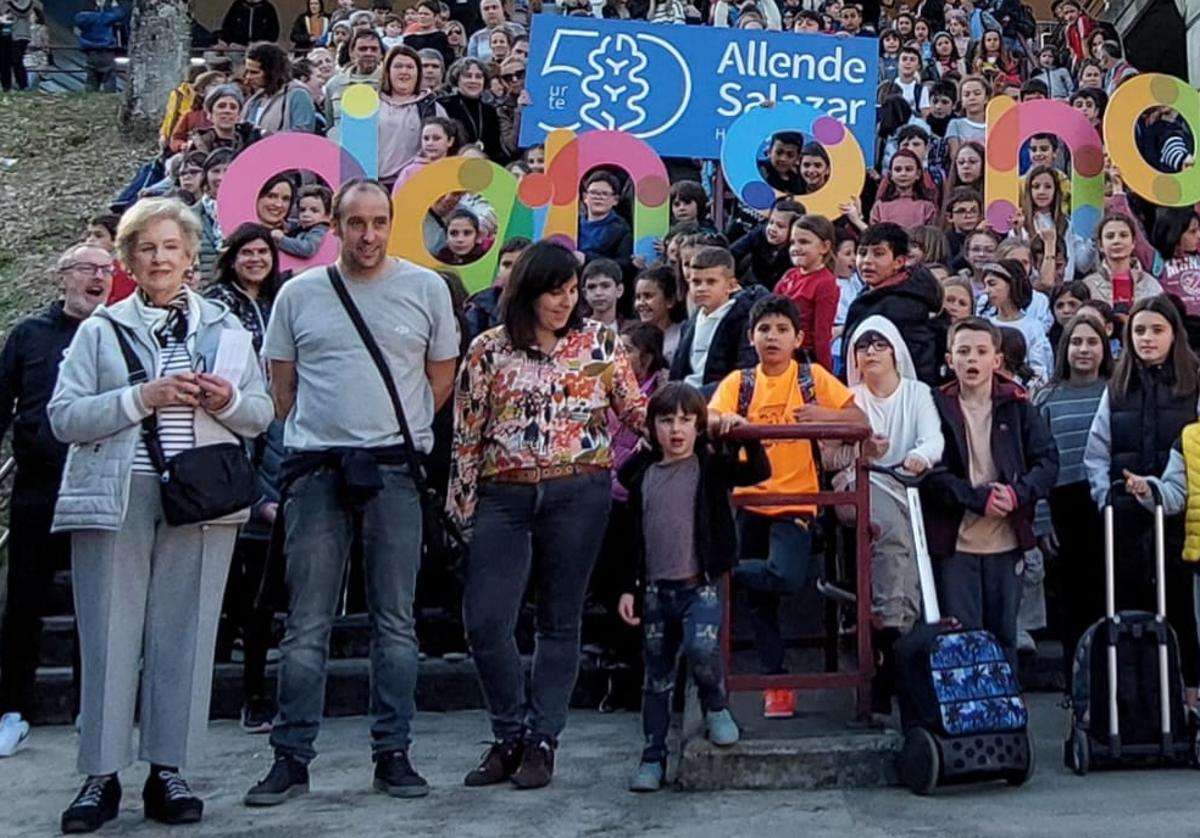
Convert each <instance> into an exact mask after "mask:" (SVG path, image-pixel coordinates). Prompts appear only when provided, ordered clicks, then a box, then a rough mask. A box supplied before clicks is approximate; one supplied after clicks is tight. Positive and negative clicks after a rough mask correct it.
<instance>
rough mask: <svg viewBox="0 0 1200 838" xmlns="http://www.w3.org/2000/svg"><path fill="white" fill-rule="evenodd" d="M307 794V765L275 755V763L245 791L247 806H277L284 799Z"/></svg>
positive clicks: (243, 800) (243, 799)
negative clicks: (256, 783) (265, 774)
mask: <svg viewBox="0 0 1200 838" xmlns="http://www.w3.org/2000/svg"><path fill="white" fill-rule="evenodd" d="M302 794H308V766H307V765H305V764H304V763H302V762H300V761H299V760H295V759H291V758H290V757H283V756H280V757H275V764H274V765H272V766H271V770H270V771H269V772H268V773H267V776H265V777H263V778H262V780H260V781H259V782H258V785H256V786H254V788H252V789H250V791H248V792H246V796H245V797H243V798H242V802H243V803H244V804H246V805H247V806H278V805H279V804H280V803H283V802H284V801H287V800H291V799H292V798H293V797H299V796H300V795H302Z"/></svg>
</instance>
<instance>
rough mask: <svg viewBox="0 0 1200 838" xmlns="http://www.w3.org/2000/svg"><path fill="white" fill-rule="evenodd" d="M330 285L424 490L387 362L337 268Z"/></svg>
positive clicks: (331, 268)
mask: <svg viewBox="0 0 1200 838" xmlns="http://www.w3.org/2000/svg"><path fill="white" fill-rule="evenodd" d="M329 282H330V283H331V284H332V285H333V290H334V291H335V292H336V293H337V295H338V299H339V300H340V301H341V303H342V308H344V309H345V310H346V314H347V315H349V317H350V322H351V323H353V324H354V330H355V331H356V332H358V336H359V338H360V339H361V340H362V342H363V346H364V347H365V348H366V350H367V354H368V355H370V356H371V360H372V361H373V362H374V363H375V369H376V370H378V372H379V377H380V378H382V379H383V386H384V387H385V388H386V389H387V394H388V398H389V399H391V401H392V410H394V411H395V413H396V423H397V424H398V425H399V426H400V433H401V435H402V436H403V437H404V457H405V459H406V460H408V468H409V471H410V472H412V476H413V480H415V481H417V482H418V483H420V484H421V485H422V486H426V485H428V484H427V483H426V480H425V468H424V466H422V465H421V460H420V458H419V457H418V456H417V449H416V448H415V447H414V443H413V435H412V431H411V430H410V429H409V427H408V418H407V417H406V416H405V415H404V405H403V404H401V403H400V393H399V392H398V391H397V390H396V381H395V379H393V378H392V371H391V370H390V369H388V364H387V360H386V359H385V358H384V357H383V352H382V351H380V349H379V344H378V343H376V342H375V336H374V335H372V334H371V330H370V328H369V327H368V326H367V324H366V322H365V321H364V320H363V317H362V312H360V311H359V310H358V306H357V305H355V303H354V300H353V299H352V298H351V297H350V291H349V290H348V289H347V288H346V282H345V280H343V279H342V273H341V271H339V270H338V269H337V265H330V266H329Z"/></svg>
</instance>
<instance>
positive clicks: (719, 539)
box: [617, 439, 771, 593]
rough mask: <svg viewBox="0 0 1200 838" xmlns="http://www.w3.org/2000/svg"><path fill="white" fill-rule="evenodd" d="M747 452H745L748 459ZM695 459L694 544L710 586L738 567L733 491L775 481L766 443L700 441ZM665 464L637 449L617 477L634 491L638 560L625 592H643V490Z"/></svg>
mask: <svg viewBox="0 0 1200 838" xmlns="http://www.w3.org/2000/svg"><path fill="white" fill-rule="evenodd" d="M742 451H745V452H746V458H745V460H743V459H742V457H741V453H742ZM696 456H697V458H699V460H700V479H699V480H698V481H697V482H696V499H695V505H694V515H695V521H694V522H693V528H694V529H693V533H694V535H693V539H692V541H693V543H694V544H695V548H696V559H697V561H698V562H699V564H700V570H701V571H702V572H703V573H704V576H705V579H706V581H708V582H713V581H715V580H716V579H719V578H720V577H721V576H722V575H724V574H725V573H728V572H729V570H730V569H731V568H732V567H733V563H734V561H735V560H736V558H737V554H738V547H737V525H736V524H735V523H734V518H733V507H732V506H731V505H730V502H729V492H730V490H731V489H733V487H734V486H753V485H754V484H756V483H761V482H763V481H764V480H766V479H767V478H769V477H770V476H771V463H770V461H769V460H768V459H767V453H766V451H764V450H763V447H762V443H761V442H759V441H758V440H747V441H746V442H740V443H738V442H720V443H717V444H716V446H710V445H709V444H707V443H705V442H704V440H703V439H700V440H697V444H696ZM661 459H662V452H661V451H654V450H651V449H648V448H641V449H638V450H637V451H635V452H634V453H633V456H631V457H630V458H629V459H628V460H626V461H625V465H623V466H621V469H620V470H619V471H618V472H617V479H618V480H619V481H621V485H622V486H624V487H625V488H626V489H628V490H629V512H630V515H631V517H632V520H633V532H634V536H635V537H634V544H635V547H634V554H633V561H632V562H628V563H626V565H625V567H624V568H623V570H624V572H625V575H624V580H623V587H622V589H621V590H623V591H625V592H626V593H631V592H633V591H635V590H639V589H640V588H641V586H642V584H643V583H644V582H645V578H646V538H645V533H644V531H643V529H642V527H643V521H642V506H643V496H642V485H643V483H644V482H645V480H646V471H647V470H648V469H649V468H650V466H652V465H654V464H655V463H657V462H658V461H659V460H661Z"/></svg>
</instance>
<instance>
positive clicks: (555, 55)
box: [521, 15, 879, 166]
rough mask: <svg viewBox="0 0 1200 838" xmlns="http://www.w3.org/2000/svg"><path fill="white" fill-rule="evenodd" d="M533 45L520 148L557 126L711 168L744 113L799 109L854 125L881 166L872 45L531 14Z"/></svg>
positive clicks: (866, 41)
mask: <svg viewBox="0 0 1200 838" xmlns="http://www.w3.org/2000/svg"><path fill="white" fill-rule="evenodd" d="M531 38H532V40H531V43H530V52H529V72H528V74H527V76H526V81H525V86H526V89H527V90H528V91H529V95H530V97H531V98H532V100H533V102H532V104H530V105H529V106H527V107H526V108H525V110H524V112H523V113H522V115H521V144H522V145H533V144H536V143H540V142H542V141H544V140H545V137H546V134H547V132H549V131H551V130H553V129H555V128H567V129H570V130H573V131H576V132H580V131H587V130H591V129H597V128H600V129H608V130H618V131H626V132H628V133H631V134H633V135H634V136H635V137H638V138H639V139H641V140H644V141H645V142H646V143H648V144H649V145H650V146H651V147H652V148H653V149H654V150H655V151H656V152H658V154H659V155H660V156H663V157H696V158H702V159H709V160H715V159H717V158H718V157H720V155H721V140H722V138H723V136H724V132H725V129H726V128H727V127H728V126H729V124H730V123H731V122H732V121H733V120H734V119H736V118H737V117H739V116H740V115H741V114H742V113H743V112H744V111H746V110H747V109H749V108H753V107H755V106H757V105H760V104H762V103H763V102H767V101H771V102H798V103H802V104H806V105H811V106H812V107H815V108H817V109H818V110H821V111H823V112H824V113H826V114H828V115H829V116H832V117H834V118H835V119H838V120H840V121H841V122H843V123H845V124H846V125H847V126H849V128H850V130H851V131H852V132H853V134H854V136H855V137H856V138H857V139H858V142H859V145H861V146H862V150H863V154H864V155H865V157H866V161H867V165H868V166H870V165H871V164H872V163H873V162H874V156H875V154H874V152H875V90H876V87H877V86H878V79H879V71H878V67H877V64H878V55H877V53H878V50H879V42H878V41H877V40H876V39H874V38H841V37H836V36H831V35H807V34H805V35H802V34H799V33H793V32H766V31H762V30H757V31H755V30H748V29H718V28H715V27H711V26H680V25H669V24H651V23H631V22H628V21H609V20H598V19H595V18H585V17H562V16H552V15H535V16H534V23H533V32H532V35H531ZM763 139H764V140H765V139H766V138H765V137H764V138H763Z"/></svg>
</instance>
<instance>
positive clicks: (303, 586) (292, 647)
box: [271, 466, 421, 763]
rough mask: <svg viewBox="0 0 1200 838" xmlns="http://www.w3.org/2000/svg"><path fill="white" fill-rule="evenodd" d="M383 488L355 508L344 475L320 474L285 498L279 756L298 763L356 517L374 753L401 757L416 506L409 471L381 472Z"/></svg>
mask: <svg viewBox="0 0 1200 838" xmlns="http://www.w3.org/2000/svg"><path fill="white" fill-rule="evenodd" d="M379 471H380V474H381V475H382V477H383V484H384V485H383V488H382V489H380V490H379V492H378V493H377V494H375V495H374V496H373V497H372V498H371V499H370V500H368V501H366V502H365V503H364V504H363V505H362V506H361V507H356V506H354V505H351V504H350V503H348V502H346V501H345V500H343V498H342V496H341V491H340V489H341V475H340V474H339V473H338V472H337V471H335V470H333V469H327V468H322V469H318V470H316V471H314V472H312V473H310V474H307V475H304V476H302V477H300V478H298V479H297V480H296V482H295V483H293V484H292V487H291V489H290V491H289V492H288V496H287V499H286V500H285V501H284V503H285V508H284V515H285V538H284V550H285V552H286V555H287V589H288V615H287V623H286V627H285V630H284V638H283V642H282V643H281V644H280V646H279V650H280V652H281V653H282V660H281V662H280V666H279V713H278V716H277V717H276V720H275V727H274V729H273V730H272V731H271V744H272V745H273V746H274V748H275V752H276V754H278V755H284V756H289V757H292V758H294V759H298V760H300V761H302V762H305V763H307V762H311V761H312V759H313V757H315V756H316V750H315V749H314V748H313V742H314V741H315V740H316V738H317V732H318V731H319V730H320V727H321V714H322V711H323V710H324V707H325V665H326V660H327V659H328V657H329V634H330V631H331V630H332V628H333V619H334V616H335V614H336V613H337V608H338V601H339V599H340V597H341V593H342V577H343V574H344V573H345V569H346V562H347V561H348V560H349V557H350V545H351V542H352V541H353V539H354V530H355V524H356V519H360V521H361V527H362V546H363V575H364V579H365V583H366V591H367V613H368V615H369V616H370V621H371V713H372V715H374V717H375V721H374V722H373V724H372V725H371V750H372V752H373V753H374V754H376V755H378V754H381V753H386V752H388V751H396V750H407V749H408V745H409V729H410V726H411V722H412V717H413V712H414V700H413V693H414V691H415V689H416V685H417V634H416V629H415V626H414V622H413V610H412V604H413V592H414V589H415V587H416V581H417V566H418V564H419V562H420V557H421V501H420V498H419V497H418V495H417V490H416V487H415V486H414V485H413V481H412V478H410V477H409V476H408V469H407V468H406V467H404V466H380V467H379Z"/></svg>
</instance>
